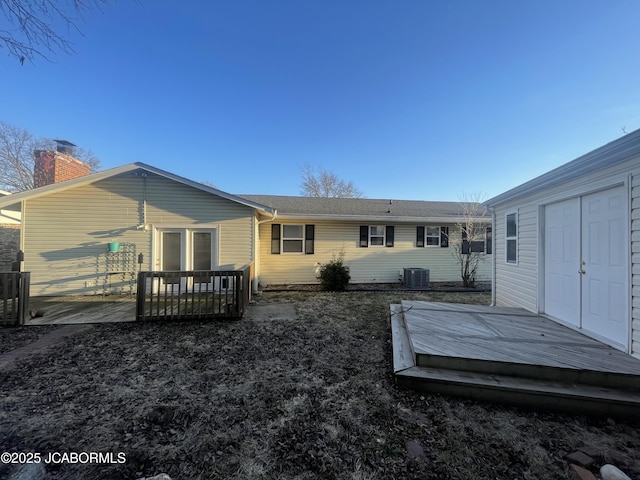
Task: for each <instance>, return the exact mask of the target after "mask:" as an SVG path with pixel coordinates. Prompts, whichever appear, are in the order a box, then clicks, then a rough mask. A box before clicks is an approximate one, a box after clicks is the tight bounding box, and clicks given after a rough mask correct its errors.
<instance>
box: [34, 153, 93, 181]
mask: <svg viewBox="0 0 640 480" xmlns="http://www.w3.org/2000/svg"><path fill="white" fill-rule="evenodd" d="M89 173H91V167H90V166H89V165H87V164H86V163H84V162H81V161H80V160H76V159H75V158H73V157H72V156H71V155H68V154H66V153H61V152H55V151H51V150H36V151H35V152H34V168H33V182H34V187H36V188H37V187H43V186H45V185H51V184H52V183H59V182H64V181H65V180H71V179H73V178H78V177H84V176H85V175H89Z"/></svg>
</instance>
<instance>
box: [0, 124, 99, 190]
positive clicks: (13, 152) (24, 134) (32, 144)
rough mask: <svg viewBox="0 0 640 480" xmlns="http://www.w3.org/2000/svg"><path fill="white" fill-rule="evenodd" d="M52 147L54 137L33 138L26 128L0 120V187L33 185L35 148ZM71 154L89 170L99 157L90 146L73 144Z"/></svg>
mask: <svg viewBox="0 0 640 480" xmlns="http://www.w3.org/2000/svg"><path fill="white" fill-rule="evenodd" d="M55 149H56V143H55V141H53V140H51V139H46V138H40V139H38V138H34V136H33V135H32V134H31V133H30V132H29V131H27V130H25V129H23V128H20V127H16V126H14V125H9V124H8V123H5V122H2V121H0V189H3V190H8V191H10V192H21V191H23V190H30V189H32V188H33V185H34V183H33V166H34V159H33V152H34V150H55ZM73 156H74V158H77V159H78V160H80V161H83V162H85V163H87V164H88V165H89V166H90V167H91V171H92V172H95V171H97V170H98V169H99V168H100V160H99V159H98V157H96V155H95V154H94V153H93V152H92V151H91V150H85V149H83V148H77V147H76V149H75V151H74V153H73Z"/></svg>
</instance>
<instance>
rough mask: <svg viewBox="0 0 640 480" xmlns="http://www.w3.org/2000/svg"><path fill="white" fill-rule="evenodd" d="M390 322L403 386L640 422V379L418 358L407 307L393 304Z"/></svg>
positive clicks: (397, 373)
mask: <svg viewBox="0 0 640 480" xmlns="http://www.w3.org/2000/svg"><path fill="white" fill-rule="evenodd" d="M390 319H391V333H392V340H393V370H394V374H395V378H396V383H397V384H398V385H400V386H404V387H409V388H414V389H416V390H422V391H428V392H434V393H441V394H447V395H454V396H461V397H467V398H474V399H478V400H485V401H494V402H500V403H508V404H516V405H519V406H526V407H531V408H535V409H551V410H561V411H568V412H573V413H576V412H580V413H586V414H596V415H605V416H615V417H632V418H640V394H639V393H638V390H637V376H633V375H627V374H624V373H623V374H617V373H615V372H589V371H582V370H578V371H576V369H568V368H558V367H547V366H535V365H531V366H529V365H526V364H516V365H514V364H513V363H511V362H496V361H486V360H477V359H465V358H457V357H454V358H452V357H445V356H439V355H421V354H418V355H416V354H415V351H414V347H413V344H412V342H411V340H410V338H409V331H408V330H407V327H406V322H405V318H404V314H403V307H402V305H399V304H393V305H391V306H390ZM421 357H423V358H421ZM426 360H428V363H426V364H425V361H426ZM564 370H568V371H567V372H565V371H564ZM625 377H628V378H626V379H627V380H629V382H628V383H625V382H624V381H623V380H624V379H625ZM632 377H633V378H632Z"/></svg>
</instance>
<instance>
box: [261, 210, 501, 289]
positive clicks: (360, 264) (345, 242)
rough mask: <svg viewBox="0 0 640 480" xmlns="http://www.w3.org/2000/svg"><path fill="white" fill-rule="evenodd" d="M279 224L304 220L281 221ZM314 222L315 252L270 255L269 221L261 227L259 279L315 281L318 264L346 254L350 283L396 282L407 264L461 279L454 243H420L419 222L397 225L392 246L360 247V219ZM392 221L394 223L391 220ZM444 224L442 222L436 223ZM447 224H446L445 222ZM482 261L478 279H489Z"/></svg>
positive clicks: (433, 277)
mask: <svg viewBox="0 0 640 480" xmlns="http://www.w3.org/2000/svg"><path fill="white" fill-rule="evenodd" d="M274 223H278V224H303V223H302V222H293V221H291V222H288V221H286V220H282V219H279V220H278V221H276V222H274ZM308 224H313V225H315V240H314V252H315V253H314V254H313V255H304V254H285V253H281V254H272V253H271V223H270V222H268V223H263V224H262V225H261V226H260V239H261V241H260V250H259V251H260V283H261V284H262V285H270V284H276V285H279V284H311V283H317V278H316V271H317V268H318V266H319V265H320V264H323V263H327V262H329V261H330V260H331V259H332V258H333V256H334V255H339V254H340V252H344V263H345V265H347V266H348V267H349V270H350V273H351V283H397V282H400V281H401V280H402V271H403V268H405V267H407V268H428V269H429V274H430V281H432V282H442V281H460V271H459V266H458V265H457V264H456V261H455V259H454V258H453V256H452V255H451V252H452V249H453V248H454V247H453V245H452V246H450V247H448V248H442V247H439V246H438V247H424V248H423V247H416V226H417V225H413V224H411V225H408V224H395V225H393V226H394V246H393V247H367V248H361V247H359V239H360V226H361V225H364V223H361V222H360V223H358V222H342V223H335V222H308ZM389 225H392V224H389ZM438 226H441V225H438ZM442 226H447V225H442ZM448 226H449V229H450V235H451V239H450V244H453V243H454V242H455V241H456V239H457V238H458V237H457V234H456V233H455V232H454V230H455V227H454V226H453V225H448ZM486 257H487V260H486V261H484V262H483V264H482V266H481V268H480V272H479V275H478V280H487V281H488V280H490V278H491V273H490V272H491V262H490V260H489V258H490V255H487V256H486Z"/></svg>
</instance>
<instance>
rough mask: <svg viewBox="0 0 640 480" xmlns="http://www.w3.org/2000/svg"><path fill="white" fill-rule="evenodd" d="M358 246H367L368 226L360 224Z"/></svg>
mask: <svg viewBox="0 0 640 480" xmlns="http://www.w3.org/2000/svg"><path fill="white" fill-rule="evenodd" d="M360 246H361V247H363V248H366V247H368V246H369V226H368V225H360Z"/></svg>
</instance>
